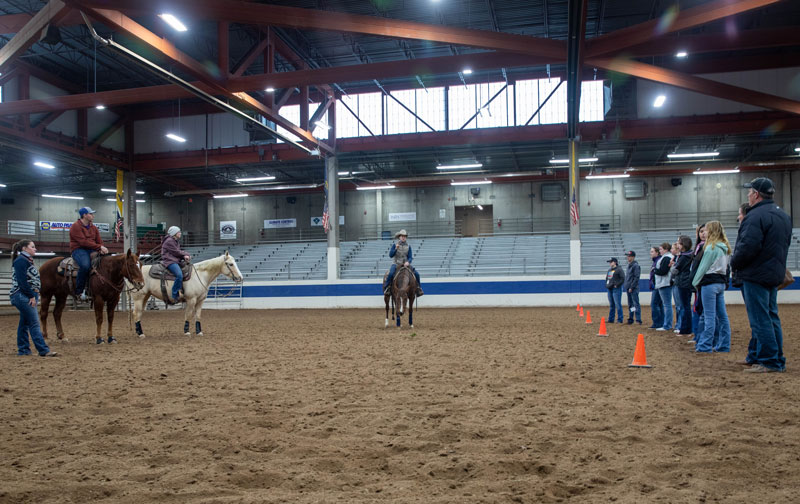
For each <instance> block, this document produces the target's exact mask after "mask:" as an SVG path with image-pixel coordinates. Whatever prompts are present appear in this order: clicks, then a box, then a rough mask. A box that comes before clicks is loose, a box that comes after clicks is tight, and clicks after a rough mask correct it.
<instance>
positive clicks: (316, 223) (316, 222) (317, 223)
mask: <svg viewBox="0 0 800 504" xmlns="http://www.w3.org/2000/svg"><path fill="white" fill-rule="evenodd" d="M339 225H340V226H344V215H340V216H339ZM311 227H322V217H311Z"/></svg>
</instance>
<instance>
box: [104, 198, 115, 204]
mask: <svg viewBox="0 0 800 504" xmlns="http://www.w3.org/2000/svg"><path fill="white" fill-rule="evenodd" d="M106 201H113V202H114V203H116V202H117V199H116V198H106Z"/></svg>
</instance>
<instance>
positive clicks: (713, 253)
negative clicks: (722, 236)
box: [692, 243, 730, 287]
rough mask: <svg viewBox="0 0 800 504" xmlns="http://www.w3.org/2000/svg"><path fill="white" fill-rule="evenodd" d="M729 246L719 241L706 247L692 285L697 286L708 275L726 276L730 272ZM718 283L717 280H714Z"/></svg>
mask: <svg viewBox="0 0 800 504" xmlns="http://www.w3.org/2000/svg"><path fill="white" fill-rule="evenodd" d="M729 259H730V257H729V256H728V247H726V246H725V244H724V243H717V244H716V245H712V246H709V247H706V248H705V251H704V252H703V259H701V260H700V264H699V265H698V266H697V271H696V272H695V274H694V280H692V285H693V286H694V287H697V286H698V285H700V282H701V281H702V280H703V277H704V276H706V275H721V276H722V278H723V282H724V278H725V275H726V274H727V272H728V261H729ZM712 283H717V282H712Z"/></svg>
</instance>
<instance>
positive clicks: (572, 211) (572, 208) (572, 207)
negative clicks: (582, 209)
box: [569, 190, 579, 226]
mask: <svg viewBox="0 0 800 504" xmlns="http://www.w3.org/2000/svg"><path fill="white" fill-rule="evenodd" d="M569 216H570V217H572V225H573V226H577V225H578V218H579V217H578V200H577V198H576V197H575V191H574V190H573V191H572V203H570V204H569Z"/></svg>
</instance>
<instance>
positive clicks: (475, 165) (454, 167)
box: [436, 163, 483, 170]
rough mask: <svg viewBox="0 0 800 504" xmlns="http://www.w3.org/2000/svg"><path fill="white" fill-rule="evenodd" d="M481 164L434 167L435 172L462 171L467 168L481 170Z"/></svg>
mask: <svg viewBox="0 0 800 504" xmlns="http://www.w3.org/2000/svg"><path fill="white" fill-rule="evenodd" d="M482 167H483V163H470V164H454V165H436V169H437V170H464V169H469V168H482Z"/></svg>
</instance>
